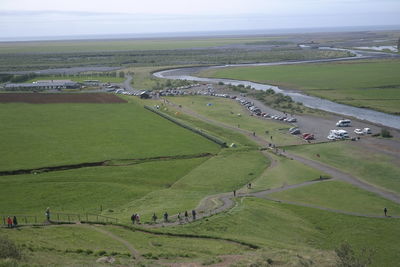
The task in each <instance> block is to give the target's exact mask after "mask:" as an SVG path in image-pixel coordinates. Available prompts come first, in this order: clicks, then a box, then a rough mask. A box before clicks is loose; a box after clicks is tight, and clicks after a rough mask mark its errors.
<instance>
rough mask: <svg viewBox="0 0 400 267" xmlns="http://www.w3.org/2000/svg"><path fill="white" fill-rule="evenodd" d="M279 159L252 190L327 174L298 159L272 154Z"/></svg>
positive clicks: (301, 181) (270, 187)
mask: <svg viewBox="0 0 400 267" xmlns="http://www.w3.org/2000/svg"><path fill="white" fill-rule="evenodd" d="M270 157H272V159H273V160H275V161H277V163H276V166H274V167H273V168H270V169H268V170H267V171H266V172H264V173H263V174H262V175H261V176H260V177H258V178H257V179H256V180H254V182H253V183H252V189H251V192H257V191H262V190H266V189H272V188H278V187H282V186H287V185H293V184H300V183H303V182H306V181H312V180H316V179H318V178H319V177H320V175H322V176H323V177H324V178H325V177H328V175H327V174H325V173H323V172H320V171H318V170H316V169H313V168H311V167H309V166H307V165H304V164H302V163H300V162H298V161H295V160H291V159H288V158H285V157H279V156H276V155H274V154H272V153H271V154H270Z"/></svg>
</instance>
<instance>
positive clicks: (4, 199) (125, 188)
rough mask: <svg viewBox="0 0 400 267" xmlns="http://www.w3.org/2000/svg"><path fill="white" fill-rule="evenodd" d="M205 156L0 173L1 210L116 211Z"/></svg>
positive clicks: (165, 184) (182, 173)
mask: <svg viewBox="0 0 400 267" xmlns="http://www.w3.org/2000/svg"><path fill="white" fill-rule="evenodd" d="M207 159H208V158H199V159H187V160H172V161H156V162H148V163H142V164H138V165H132V166H119V167H93V168H83V169H77V170H68V171H57V172H48V173H41V174H36V175H33V174H27V175H17V176H1V177H0V211H1V214H33V215H39V216H40V219H42V217H41V216H42V215H43V212H44V209H45V208H46V207H51V209H52V211H53V212H64V213H65V212H67V213H79V214H83V213H85V212H92V213H101V209H103V210H115V209H117V208H120V207H121V206H122V205H125V204H126V203H128V202H130V201H133V200H134V199H139V198H141V197H144V196H145V195H146V194H148V193H150V192H153V191H158V190H162V189H165V188H168V187H170V186H171V185H172V184H174V183H175V182H176V181H178V180H179V179H181V177H182V176H185V175H187V174H188V173H189V172H190V171H191V170H192V169H193V168H196V167H197V166H199V165H201V164H202V163H203V162H204V161H206V160H207ZM105 196H107V197H105ZM111 216H112V215H111ZM43 219H44V217H43Z"/></svg>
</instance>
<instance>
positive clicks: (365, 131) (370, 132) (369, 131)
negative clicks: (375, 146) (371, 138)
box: [362, 128, 372, 134]
mask: <svg viewBox="0 0 400 267" xmlns="http://www.w3.org/2000/svg"><path fill="white" fill-rule="evenodd" d="M362 131H363V133H364V134H372V131H371V129H370V128H364V129H363V130H362Z"/></svg>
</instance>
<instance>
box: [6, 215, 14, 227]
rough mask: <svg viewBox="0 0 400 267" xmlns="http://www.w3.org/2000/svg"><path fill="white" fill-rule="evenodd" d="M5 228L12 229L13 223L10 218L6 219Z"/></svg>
mask: <svg viewBox="0 0 400 267" xmlns="http://www.w3.org/2000/svg"><path fill="white" fill-rule="evenodd" d="M7 227H8V228H12V227H13V221H12V219H11V217H10V216H8V217H7Z"/></svg>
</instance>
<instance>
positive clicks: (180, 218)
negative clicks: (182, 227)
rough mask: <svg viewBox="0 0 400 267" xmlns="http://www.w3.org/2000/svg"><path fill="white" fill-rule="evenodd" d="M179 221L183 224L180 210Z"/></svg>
mask: <svg viewBox="0 0 400 267" xmlns="http://www.w3.org/2000/svg"><path fill="white" fill-rule="evenodd" d="M178 221H179V224H182V216H181V213H180V212H179V213H178Z"/></svg>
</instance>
